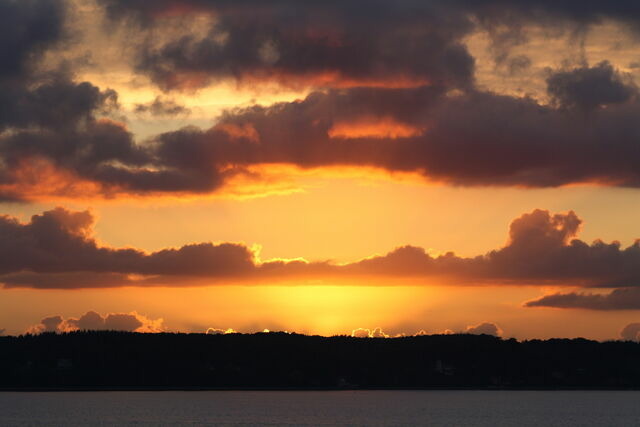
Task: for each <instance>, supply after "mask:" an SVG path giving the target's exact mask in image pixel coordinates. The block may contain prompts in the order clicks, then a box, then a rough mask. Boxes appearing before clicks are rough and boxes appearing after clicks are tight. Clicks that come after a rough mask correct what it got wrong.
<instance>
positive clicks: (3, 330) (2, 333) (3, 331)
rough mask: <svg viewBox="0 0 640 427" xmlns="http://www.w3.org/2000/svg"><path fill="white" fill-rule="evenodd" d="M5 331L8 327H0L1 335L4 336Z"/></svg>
mask: <svg viewBox="0 0 640 427" xmlns="http://www.w3.org/2000/svg"><path fill="white" fill-rule="evenodd" d="M5 332H6V329H0V337H1V336H3V335H4V333H5Z"/></svg>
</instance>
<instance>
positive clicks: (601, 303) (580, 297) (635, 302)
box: [524, 288, 640, 310]
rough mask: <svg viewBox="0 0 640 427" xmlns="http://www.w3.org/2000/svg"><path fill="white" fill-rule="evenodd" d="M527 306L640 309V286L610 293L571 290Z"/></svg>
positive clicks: (535, 300) (547, 296)
mask: <svg viewBox="0 0 640 427" xmlns="http://www.w3.org/2000/svg"><path fill="white" fill-rule="evenodd" d="M524 305H525V307H555V308H581V309H586V310H640V288H619V289H614V290H613V291H611V292H610V293H608V294H594V293H589V292H569V293H555V294H550V295H545V296H543V297H540V298H538V299H534V300H531V301H527V302H526V303H525V304H524Z"/></svg>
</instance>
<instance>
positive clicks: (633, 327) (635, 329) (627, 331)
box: [620, 323, 640, 341]
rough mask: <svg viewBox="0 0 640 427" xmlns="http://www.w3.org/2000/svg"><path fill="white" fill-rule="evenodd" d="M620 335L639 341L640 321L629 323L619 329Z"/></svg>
mask: <svg viewBox="0 0 640 427" xmlns="http://www.w3.org/2000/svg"><path fill="white" fill-rule="evenodd" d="M620 337H621V338H622V339H623V340H627V341H640V323H629V324H628V325H627V326H625V327H624V329H622V331H620Z"/></svg>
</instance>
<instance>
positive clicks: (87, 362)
mask: <svg viewBox="0 0 640 427" xmlns="http://www.w3.org/2000/svg"><path fill="white" fill-rule="evenodd" d="M440 387H452V388H457V387H460V388H640V344H638V343H634V342H621V341H615V342H604V343H599V342H596V341H589V340H585V339H572V340H569V339H551V340H547V341H540V340H532V341H523V342H518V341H516V340H514V339H509V340H503V339H500V338H496V337H492V336H488V335H479V336H478V335H432V336H415V337H404V338H352V337H345V336H336V337H319V336H305V335H297V334H287V333H257V334H229V335H205V334H169V333H163V334H137V333H126V332H104V331H102V332H74V333H69V334H62V335H56V334H51V333H45V334H41V335H33V336H32V335H26V336H20V337H0V388H2V389H39V388H43V389H49V388H50V389H70V388H88V389H129V388H140V389H155V388H158V389H162V388H189V389H190V388H256V389H261V388H270V389H279V388H298V389H306V388H309V389H318V388H332V389H335V388H440Z"/></svg>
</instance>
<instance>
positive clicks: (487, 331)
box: [465, 322, 502, 337]
mask: <svg viewBox="0 0 640 427" xmlns="http://www.w3.org/2000/svg"><path fill="white" fill-rule="evenodd" d="M465 333H467V334H473V335H493V336H496V337H499V336H501V335H502V329H500V328H499V327H498V325H496V324H495V323H490V322H483V323H480V324H478V325H474V326H467V329H465Z"/></svg>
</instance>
